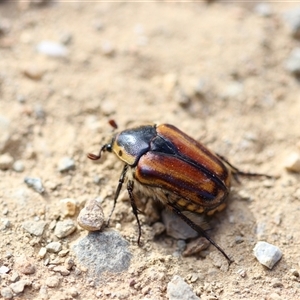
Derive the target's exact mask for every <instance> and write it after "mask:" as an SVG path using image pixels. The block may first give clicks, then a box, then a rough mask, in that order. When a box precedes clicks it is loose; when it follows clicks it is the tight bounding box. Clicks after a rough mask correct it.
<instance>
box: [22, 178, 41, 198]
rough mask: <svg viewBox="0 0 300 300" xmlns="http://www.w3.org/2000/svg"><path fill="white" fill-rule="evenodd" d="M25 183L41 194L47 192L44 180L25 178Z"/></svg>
mask: <svg viewBox="0 0 300 300" xmlns="http://www.w3.org/2000/svg"><path fill="white" fill-rule="evenodd" d="M24 182H25V183H26V184H27V185H28V186H29V187H31V188H33V189H34V190H35V191H36V192H38V193H39V194H42V193H43V192H44V191H45V189H44V186H43V184H42V180H41V179H40V178H33V177H25V178H24Z"/></svg>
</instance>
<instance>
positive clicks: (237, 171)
mask: <svg viewBox="0 0 300 300" xmlns="http://www.w3.org/2000/svg"><path fill="white" fill-rule="evenodd" d="M217 156H218V157H219V158H220V159H221V160H222V161H223V163H225V165H227V166H228V167H229V169H230V170H231V172H232V176H233V177H234V179H235V180H236V181H237V182H238V183H240V180H239V176H246V177H266V178H274V176H271V175H268V174H261V173H251V172H244V171H241V170H240V169H238V168H237V167H235V166H233V165H232V164H231V163H230V162H229V161H228V160H227V159H226V158H225V157H224V156H222V155H220V154H217Z"/></svg>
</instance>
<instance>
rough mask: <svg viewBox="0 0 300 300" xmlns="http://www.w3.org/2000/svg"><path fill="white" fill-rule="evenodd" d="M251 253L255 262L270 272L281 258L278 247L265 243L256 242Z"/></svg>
mask: <svg viewBox="0 0 300 300" xmlns="http://www.w3.org/2000/svg"><path fill="white" fill-rule="evenodd" d="M253 251H254V256H255V257H256V258H257V260H258V261H259V262H260V263H261V264H262V265H264V266H266V267H268V268H269V269H270V270H271V269H272V268H273V267H274V265H275V264H276V263H277V262H278V261H279V260H280V259H281V257H282V252H281V251H280V249H279V248H278V247H276V246H274V245H271V244H269V243H266V242H257V243H256V245H255V247H254V249H253Z"/></svg>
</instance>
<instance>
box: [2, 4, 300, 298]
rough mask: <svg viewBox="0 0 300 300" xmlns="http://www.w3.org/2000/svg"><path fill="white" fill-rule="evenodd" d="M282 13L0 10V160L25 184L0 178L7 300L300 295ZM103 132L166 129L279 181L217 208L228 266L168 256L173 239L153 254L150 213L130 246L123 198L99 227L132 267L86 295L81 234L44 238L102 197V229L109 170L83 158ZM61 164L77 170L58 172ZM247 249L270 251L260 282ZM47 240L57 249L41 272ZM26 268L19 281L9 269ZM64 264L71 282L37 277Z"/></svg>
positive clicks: (296, 106)
mask: <svg viewBox="0 0 300 300" xmlns="http://www.w3.org/2000/svg"><path fill="white" fill-rule="evenodd" d="M82 2H83V1H82ZM295 6H296V4H295V3H294V4H293V3H289V4H287V3H271V9H272V15H271V16H270V17H262V16H260V15H259V14H258V13H257V12H255V10H254V4H249V3H248V4H243V3H229V4H228V3H222V2H216V3H213V4H210V5H207V4H206V3H205V2H201V3H183V2H182V3H169V4H166V3H131V4H124V3H123V4H122V3H79V2H70V3H56V4H49V5H44V6H39V5H29V4H28V3H27V4H26V3H21V1H20V3H17V2H13V1H5V2H3V3H1V4H0V24H1V28H2V33H1V35H0V97H1V98H0V115H1V120H3V119H4V121H3V122H2V123H3V124H2V125H1V129H2V132H8V133H9V136H7V137H6V138H4V142H3V143H2V148H1V149H0V151H1V153H2V154H9V155H10V156H11V157H12V158H13V161H14V162H15V161H18V160H20V161H21V163H23V165H24V171H23V172H16V171H15V170H14V168H13V167H11V166H9V167H8V169H7V170H1V171H0V219H1V222H2V223H1V233H0V235H1V239H0V253H1V255H0V266H7V267H8V268H9V271H8V272H7V273H5V274H2V275H1V281H0V284H1V289H2V290H3V288H5V287H7V286H9V285H10V284H11V283H12V281H13V279H12V278H11V277H12V276H14V277H17V275H19V277H20V280H28V281H29V282H30V283H29V284H28V286H26V287H25V289H24V291H23V292H22V293H20V294H18V295H17V296H15V297H14V299H73V298H76V299H111V298H114V299H166V297H167V296H166V289H167V284H168V282H169V281H170V280H171V278H172V277H173V275H175V274H178V275H180V276H181V277H182V278H183V279H185V281H186V282H187V283H189V284H190V285H191V287H192V288H193V290H194V292H195V293H197V295H198V296H199V297H201V299H296V298H297V297H299V294H300V283H299V277H297V270H299V269H300V253H299V246H300V245H299V240H300V222H299V219H298V218H299V209H300V206H299V200H300V193H299V191H300V185H299V174H298V175H297V174H293V173H288V172H287V171H286V170H285V168H284V161H285V159H286V157H287V156H289V155H290V153H292V152H293V151H299V137H300V135H299V128H300V119H299V112H300V101H299V83H298V82H297V80H296V79H295V78H294V77H293V76H292V75H291V74H289V73H288V72H287V71H286V69H285V67H284V64H285V61H286V59H287V57H288V56H289V54H290V52H291V50H292V49H293V48H294V47H296V46H297V45H298V43H299V42H298V41H297V40H295V39H293V38H292V36H291V34H290V32H289V29H288V27H287V25H286V24H285V22H284V19H283V17H282V16H283V13H284V12H285V11H287V10H289V9H291V8H293V7H295ZM43 40H51V41H56V42H60V43H65V44H66V47H67V49H68V51H69V53H68V55H67V57H66V58H52V57H48V56H46V55H43V54H41V53H38V52H37V51H36V46H37V45H38V43H40V42H41V41H43ZM109 119H115V120H116V121H117V122H118V124H119V127H120V128H121V129H123V128H127V127H128V126H132V125H133V124H145V123H149V122H151V123H153V122H155V123H171V124H174V125H176V126H177V127H179V128H181V129H182V130H183V131H185V132H186V133H188V134H189V135H191V136H193V137H194V138H196V139H198V140H201V141H202V142H203V143H205V144H206V145H208V146H209V147H210V148H211V149H213V150H214V151H216V152H218V153H220V154H222V155H224V156H225V157H227V158H228V159H229V160H230V161H231V162H232V163H233V164H234V165H236V166H238V167H239V168H240V169H242V170H245V171H253V172H263V173H268V174H271V175H280V177H279V178H278V179H276V180H268V179H263V178H259V179H251V180H250V179H247V178H245V179H242V183H241V184H240V185H238V184H234V186H233V189H232V193H231V196H230V197H229V199H228V207H227V209H226V210H225V211H224V212H222V213H221V214H219V215H217V216H216V217H215V220H214V227H213V230H212V231H211V233H210V234H211V236H212V237H213V239H214V240H215V241H217V242H218V244H220V245H221V246H222V247H223V249H225V250H226V252H227V253H228V254H229V255H230V256H231V257H233V258H234V261H235V262H234V263H233V264H232V265H231V266H230V267H229V268H228V265H227V262H226V261H225V260H224V258H223V257H222V256H221V255H220V253H219V252H218V251H217V250H216V249H215V248H214V247H212V246H211V247H209V249H208V252H207V256H206V258H201V256H192V257H179V258H178V257H175V256H173V255H172V254H173V253H174V251H175V250H176V247H177V241H176V240H174V239H172V238H170V237H167V236H165V235H163V236H162V237H161V238H159V239H158V240H153V239H152V238H151V225H149V223H148V222H147V215H146V216H142V217H141V221H142V223H143V237H142V239H143V240H144V246H143V247H138V246H137V245H136V242H135V237H136V232H137V227H136V223H135V220H134V218H133V217H132V216H131V208H130V203H129V201H127V200H128V198H127V197H126V194H125V193H124V194H122V195H123V196H122V197H123V198H124V200H125V201H119V203H118V205H117V207H116V211H115V214H114V216H113V219H112V223H111V226H112V227H115V226H116V225H117V228H118V230H119V231H120V233H121V235H122V236H123V237H125V238H126V239H128V240H129V241H130V250H131V252H132V254H133V257H132V261H131V266H130V268H129V270H128V271H125V272H123V273H110V274H103V275H102V277H101V280H100V283H99V284H98V285H96V284H95V283H94V281H93V279H92V278H88V277H87V270H85V269H84V268H83V267H82V266H80V265H79V264H78V263H77V262H76V257H75V255H74V253H73V251H72V244H73V243H76V241H78V240H79V239H80V238H81V237H83V236H85V235H86V234H87V232H86V231H84V230H82V229H80V228H77V230H76V232H74V233H73V234H72V235H69V236H68V237H66V238H64V239H58V238H57V237H56V236H55V235H54V233H53V229H54V227H55V224H56V222H57V221H58V220H61V219H63V218H64V217H63V215H62V213H61V210H60V205H59V203H60V200H61V199H64V198H73V199H75V200H76V201H77V203H78V204H77V211H76V214H75V215H74V216H73V217H72V219H73V220H74V221H76V216H77V214H78V210H79V208H80V207H82V205H83V203H84V202H85V201H87V200H88V199H93V198H95V197H97V196H99V195H102V196H107V195H108V197H107V198H106V200H105V201H104V204H103V207H104V211H105V213H106V215H107V211H109V210H110V209H111V205H112V195H113V192H114V189H115V186H116V184H117V182H118V177H119V175H120V172H121V168H122V164H121V162H119V161H117V159H115V157H114V156H113V155H111V156H109V155H106V156H105V157H104V158H103V159H102V160H101V161H100V162H99V163H93V162H91V161H90V160H88V159H87V158H86V153H87V152H97V151H98V150H99V147H100V145H101V144H103V143H104V142H106V141H108V140H109V139H110V136H111V128H110V127H109V125H108V120H109ZM5 124H6V125H5ZM3 135H4V133H3ZM297 143H298V145H297ZM64 156H68V157H71V158H73V159H74V160H75V166H76V168H75V170H71V171H68V172H64V173H61V172H59V171H58V169H57V166H58V164H59V161H60V160H61V158H62V157H64ZM26 176H29V177H38V178H41V180H42V182H43V185H44V187H45V193H44V194H39V193H37V192H36V191H34V190H33V189H30V188H29V187H27V186H26V184H25V183H24V178H25V177H26ZM95 176H99V178H100V183H98V184H95V182H94V178H95ZM26 220H44V221H45V222H46V229H45V230H44V234H43V236H40V237H34V236H32V235H30V234H29V233H28V232H26V231H25V230H24V229H23V227H22V224H23V223H24V221H26ZM259 240H264V241H267V242H269V243H272V244H274V245H276V246H278V247H279V248H280V249H281V251H282V252H283V258H282V259H281V261H280V262H279V263H278V264H277V265H276V266H275V267H274V268H273V269H272V270H268V269H267V268H265V267H263V266H262V265H261V264H260V263H259V262H258V261H257V260H256V259H255V257H254V256H253V247H254V245H255V243H256V242H257V241H259ZM51 241H60V242H61V243H62V246H63V250H68V249H69V250H70V251H69V252H68V251H65V252H63V253H62V254H61V255H58V254H56V253H47V254H46V255H45V256H44V257H43V258H40V257H39V255H38V253H39V251H40V249H41V247H44V246H45V245H47V244H48V243H49V242H51ZM24 255H25V256H26V257H27V258H26V261H30V262H31V264H32V265H34V266H35V271H34V272H33V273H32V274H29V275H25V274H24V272H23V271H22V268H21V267H20V264H18V263H17V259H20V257H21V259H22V257H23V259H24ZM63 255H64V256H63ZM70 258H74V260H75V265H74V266H73V267H72V268H71V269H70V274H67V275H66V274H65V276H63V275H60V273H59V272H55V271H53V265H52V267H51V268H50V267H49V261H52V262H53V261H55V260H56V263H57V264H58V265H60V264H61V265H64V264H65V261H66V260H68V259H70ZM22 272H23V273H22ZM16 273H17V275H16ZM298 275H299V274H298ZM53 277H55V279H53V281H54V284H53V287H51V283H50V284H49V278H53ZM57 278H58V279H59V281H58V283H57V284H55V280H56V279H57ZM14 279H15V278H14ZM47 280H48V281H47ZM132 280H134V281H135V282H136V283H138V284H135V285H133V284H131V283H132ZM297 295H298V296H297Z"/></svg>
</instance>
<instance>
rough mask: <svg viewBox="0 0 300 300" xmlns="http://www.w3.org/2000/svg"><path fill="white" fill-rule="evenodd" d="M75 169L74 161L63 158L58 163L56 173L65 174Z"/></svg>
mask: <svg viewBox="0 0 300 300" xmlns="http://www.w3.org/2000/svg"><path fill="white" fill-rule="evenodd" d="M74 169H75V161H74V159H72V158H70V157H67V156H66V157H63V158H62V159H61V160H60V161H59V163H58V171H59V172H66V171H69V170H74Z"/></svg>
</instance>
